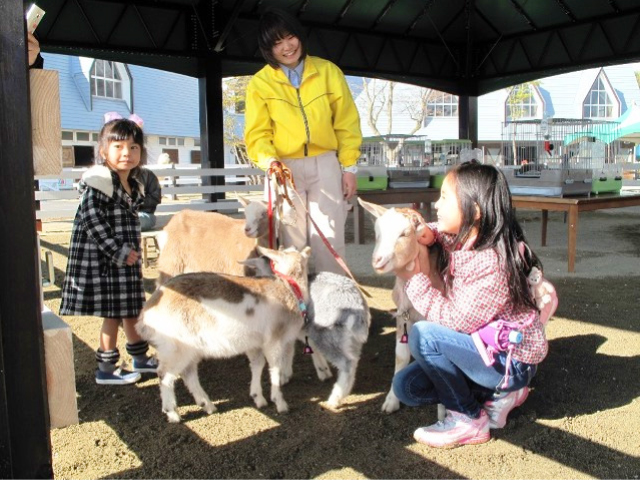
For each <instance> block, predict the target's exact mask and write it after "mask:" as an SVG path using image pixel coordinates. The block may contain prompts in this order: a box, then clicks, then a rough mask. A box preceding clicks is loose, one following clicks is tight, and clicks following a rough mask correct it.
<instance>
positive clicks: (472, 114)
mask: <svg viewBox="0 0 640 480" xmlns="http://www.w3.org/2000/svg"><path fill="white" fill-rule="evenodd" d="M458 135H459V136H458V138H460V139H466V140H471V147H472V148H476V147H477V146H478V97H470V96H467V95H460V97H458Z"/></svg>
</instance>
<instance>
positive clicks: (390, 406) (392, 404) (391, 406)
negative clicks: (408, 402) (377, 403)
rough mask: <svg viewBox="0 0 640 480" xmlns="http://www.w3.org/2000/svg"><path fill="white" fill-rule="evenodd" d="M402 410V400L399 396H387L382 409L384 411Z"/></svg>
mask: <svg viewBox="0 0 640 480" xmlns="http://www.w3.org/2000/svg"><path fill="white" fill-rule="evenodd" d="M397 410H400V400H398V399H397V398H387V399H386V400H385V401H384V403H383V404H382V411H383V412H384V413H393V412H395V411H397Z"/></svg>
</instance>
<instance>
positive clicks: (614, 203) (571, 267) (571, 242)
mask: <svg viewBox="0 0 640 480" xmlns="http://www.w3.org/2000/svg"><path fill="white" fill-rule="evenodd" d="M511 200H512V203H513V206H514V207H515V208H525V209H531V210H542V237H541V240H542V241H541V245H542V246H543V247H544V246H546V244H547V220H548V217H549V211H554V212H567V213H568V221H567V244H568V266H567V271H569V272H574V271H575V266H576V244H577V238H578V215H579V214H580V212H592V211H594V210H604V209H607V208H623V207H634V206H637V205H640V194H637V193H625V192H622V193H619V194H618V193H615V194H614V193H610V194H600V195H593V196H590V197H564V198H563V197H540V196H535V195H532V196H519V195H514V196H513V197H512V199H511Z"/></svg>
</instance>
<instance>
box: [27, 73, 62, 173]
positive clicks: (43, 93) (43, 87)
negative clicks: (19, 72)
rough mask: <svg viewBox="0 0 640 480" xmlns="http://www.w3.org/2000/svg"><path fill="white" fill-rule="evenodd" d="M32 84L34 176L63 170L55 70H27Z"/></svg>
mask: <svg viewBox="0 0 640 480" xmlns="http://www.w3.org/2000/svg"><path fill="white" fill-rule="evenodd" d="M29 77H30V83H31V131H32V138H33V170H34V174H35V175H58V174H60V173H61V172H62V132H61V127H60V82H59V80H58V72H57V71H56V70H40V69H37V68H36V69H33V70H29Z"/></svg>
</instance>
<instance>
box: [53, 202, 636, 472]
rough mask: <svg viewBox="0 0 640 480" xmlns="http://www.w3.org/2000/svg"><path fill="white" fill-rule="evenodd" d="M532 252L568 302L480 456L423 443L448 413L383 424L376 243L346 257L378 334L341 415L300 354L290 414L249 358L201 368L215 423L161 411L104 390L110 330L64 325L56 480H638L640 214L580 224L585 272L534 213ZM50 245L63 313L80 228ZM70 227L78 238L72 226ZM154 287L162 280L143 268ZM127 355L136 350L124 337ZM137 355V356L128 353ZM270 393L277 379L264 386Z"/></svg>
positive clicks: (182, 397)
mask: <svg viewBox="0 0 640 480" xmlns="http://www.w3.org/2000/svg"><path fill="white" fill-rule="evenodd" d="M519 216H520V220H521V222H522V224H523V226H524V228H525V231H526V233H527V235H528V237H529V240H530V243H531V245H532V246H533V248H534V249H536V251H537V253H538V254H539V255H540V256H541V258H542V260H543V262H544V264H545V267H546V268H545V269H546V272H547V276H548V277H549V278H550V279H551V280H552V281H553V282H554V283H555V285H556V288H557V289H558V292H559V297H560V306H559V308H558V311H557V315H556V317H555V318H554V319H553V320H552V321H551V322H550V324H549V326H548V328H547V334H548V337H549V341H550V353H549V356H548V357H547V359H546V360H545V361H544V362H543V364H542V365H541V367H540V370H539V373H538V375H537V377H536V378H535V379H534V380H533V384H532V393H531V395H530V397H529V399H528V401H527V402H526V403H525V404H524V405H523V406H522V407H521V408H519V409H517V410H515V411H514V412H512V414H511V416H510V418H509V422H508V424H507V426H506V428H504V429H503V430H497V431H493V433H492V440H491V441H490V442H488V443H486V444H483V445H478V446H467V447H461V448H457V449H453V450H437V449H431V448H428V447H425V446H422V445H419V444H416V443H415V442H414V441H413V439H412V437H411V434H412V432H413V430H414V429H415V428H417V427H418V426H422V425H425V424H429V423H432V422H434V421H435V420H436V409H435V407H430V408H421V409H412V408H402V409H401V410H400V411H398V412H396V413H394V414H391V415H386V414H383V413H381V411H380V407H381V405H382V402H383V399H384V396H385V394H386V391H387V390H388V388H389V383H390V380H391V377H392V375H393V363H394V330H395V326H394V321H393V320H392V318H391V316H390V314H389V310H390V309H391V308H393V305H392V303H391V300H390V289H391V286H392V282H393V279H392V278H390V277H377V276H375V275H374V274H373V273H372V270H371V268H370V266H369V261H370V257H371V252H372V248H373V238H372V233H371V222H370V220H369V219H367V222H368V223H369V225H368V229H367V235H368V236H367V244H366V245H363V246H356V245H353V244H350V245H349V246H348V251H347V262H348V263H349V265H350V267H351V268H352V269H353V271H354V273H355V274H356V276H357V278H358V279H359V281H360V282H361V283H362V284H363V285H364V286H365V287H366V288H367V289H368V290H369V291H370V292H372V294H373V296H374V298H373V299H372V300H371V301H370V306H371V308H372V314H373V324H372V327H371V331H370V337H369V341H368V343H367V344H366V345H365V348H364V351H363V354H362V358H361V362H360V366H359V370H358V377H357V380H356V384H355V387H354V391H353V393H352V395H350V396H349V397H348V398H347V402H346V405H345V406H344V407H343V408H342V409H340V410H339V411H330V410H328V409H326V408H324V406H323V401H324V400H326V399H327V397H328V396H329V393H330V390H331V383H332V382H331V381H328V382H325V383H322V382H320V381H318V379H317V378H316V377H315V372H314V370H313V367H312V364H311V361H310V359H309V358H305V357H303V355H302V354H301V350H302V346H301V345H299V348H298V350H299V352H298V354H297V355H296V359H295V364H294V377H293V379H292V381H291V382H290V383H289V384H288V385H286V386H285V388H284V395H285V398H286V399H287V401H288V403H289V406H290V408H291V412H290V413H289V414H286V415H279V414H277V413H276V411H275V407H274V406H273V405H272V404H270V405H268V406H267V407H265V408H264V409H262V410H258V409H256V408H255V407H254V405H253V403H252V401H251V399H250V397H249V388H248V385H249V376H250V372H249V368H248V363H247V361H246V359H245V358H244V357H239V358H235V359H229V360H222V361H206V362H203V363H202V364H201V365H200V377H201V381H202V385H203V387H204V388H205V390H207V392H208V393H209V394H210V396H211V398H212V400H214V402H215V403H216V405H217V407H218V410H219V412H218V413H215V414H212V415H206V414H204V413H203V412H202V411H200V410H199V409H198V408H197V407H196V406H194V404H193V399H192V398H191V396H190V395H189V393H188V392H187V391H186V389H185V388H184V386H183V385H182V384H181V383H179V384H178V388H177V395H178V403H179V405H180V407H179V411H180V413H181V415H182V416H183V419H184V421H183V423H181V424H178V425H173V424H168V423H167V422H166V420H165V417H164V415H163V414H162V413H161V411H160V396H159V392H158V382H157V379H156V378H155V377H153V376H147V377H145V378H144V379H143V381H142V382H140V383H138V384H136V385H134V386H126V387H105V386H97V385H96V384H95V383H94V369H95V360H94V357H93V355H94V350H95V348H96V344H97V338H98V331H99V326H100V321H99V319H96V318H91V317H65V320H66V321H67V322H68V323H69V324H70V325H71V328H72V331H73V334H74V338H73V341H74V355H75V365H76V387H77V395H78V407H79V409H80V413H79V415H80V423H79V424H78V425H73V426H68V427H65V428H60V429H54V430H52V432H51V443H52V448H53V466H54V472H55V475H56V477H58V478H638V477H639V476H640V434H639V433H638V432H639V431H640V400H639V399H638V397H639V395H640V381H639V378H640V314H639V313H638V306H639V305H640V289H639V287H640V241H639V240H638V239H639V238H640V209H637V208H627V209H619V210H610V211H606V212H592V213H587V214H583V215H582V216H581V217H580V227H579V235H578V258H577V263H576V273H574V274H567V272H566V261H567V254H566V224H564V223H563V215H562V214H554V213H550V214H549V218H550V221H549V233H548V245H549V246H547V247H545V248H540V246H539V245H540V240H539V236H540V214H539V213H534V212H521V213H520V214H519ZM44 230H45V231H44V232H43V234H42V236H41V244H42V247H43V249H48V250H51V251H52V252H53V256H54V263H55V267H56V275H55V276H56V282H55V285H54V286H51V287H46V288H45V302H46V304H47V305H48V306H49V307H50V308H51V309H52V310H53V311H57V310H58V306H59V303H60V285H61V280H62V276H63V272H64V269H65V265H66V255H67V249H68V242H69V232H68V229H65V228H61V225H60V224H56V223H55V222H51V223H48V224H45V229H44ZM65 230H67V231H65ZM144 274H145V287H146V290H147V292H148V293H151V292H152V291H153V288H154V279H155V277H156V276H157V271H156V269H155V267H154V265H153V262H152V265H151V266H150V268H147V269H145V272H144ZM120 343H121V344H120V350H121V351H122V352H124V342H123V340H122V336H121V342H120ZM123 357H126V354H125V355H123ZM263 385H264V387H265V389H267V388H268V380H267V378H266V375H265V377H264V378H263Z"/></svg>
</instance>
